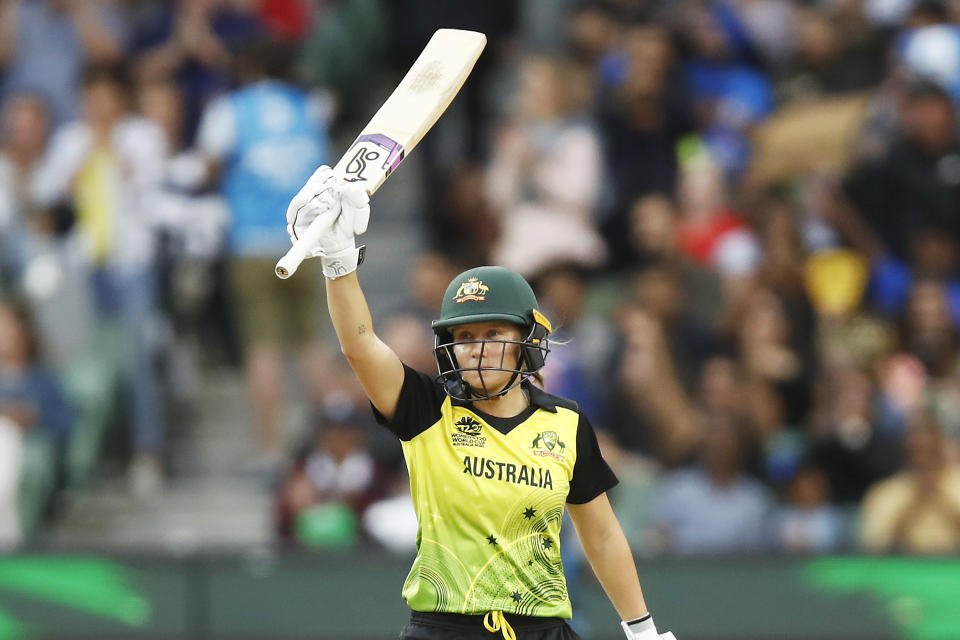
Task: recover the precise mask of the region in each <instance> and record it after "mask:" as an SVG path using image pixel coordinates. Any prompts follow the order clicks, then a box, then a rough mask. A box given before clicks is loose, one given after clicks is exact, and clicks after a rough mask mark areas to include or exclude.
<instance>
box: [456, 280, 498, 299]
mask: <svg viewBox="0 0 960 640" xmlns="http://www.w3.org/2000/svg"><path fill="white" fill-rule="evenodd" d="M488 291H490V287H488V286H487V285H485V284H483V281H482V280H479V279H477V278H470V279H469V280H467V281H466V282H464V283H463V284H461V285H460V288H459V289H457V293H456V295H455V296H453V301H454V302H456V303H457V304H460V303H461V302H468V301H470V300H475V301H478V302H483V301H484V300H486V299H487V292H488Z"/></svg>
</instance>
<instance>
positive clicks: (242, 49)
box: [233, 35, 297, 80]
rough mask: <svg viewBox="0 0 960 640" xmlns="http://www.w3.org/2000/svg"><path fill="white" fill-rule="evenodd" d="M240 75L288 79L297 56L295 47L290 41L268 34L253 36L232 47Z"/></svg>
mask: <svg viewBox="0 0 960 640" xmlns="http://www.w3.org/2000/svg"><path fill="white" fill-rule="evenodd" d="M233 53H234V55H235V57H236V64H237V67H238V71H239V73H240V75H241V77H246V76H260V75H263V76H266V77H268V78H272V79H275V80H288V79H290V76H291V74H292V71H293V66H294V63H295V62H296V58H297V47H296V45H295V44H293V43H291V42H287V41H285V40H279V39H277V38H273V37H270V36H264V35H260V36H255V37H252V38H249V39H247V40H245V41H244V42H243V43H241V44H240V45H238V46H237V47H236V48H235V49H234V52H233Z"/></svg>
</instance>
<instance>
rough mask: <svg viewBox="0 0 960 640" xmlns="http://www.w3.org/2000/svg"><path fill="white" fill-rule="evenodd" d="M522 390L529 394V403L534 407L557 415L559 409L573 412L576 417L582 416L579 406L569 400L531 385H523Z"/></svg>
mask: <svg viewBox="0 0 960 640" xmlns="http://www.w3.org/2000/svg"><path fill="white" fill-rule="evenodd" d="M524 388H525V389H527V391H528V392H529V393H530V402H531V403H532V404H533V405H534V406H536V407H539V408H541V409H546V410H547V411H550V412H553V413H557V411H558V410H559V409H566V410H568V411H573V412H574V413H576V414H577V415H583V414H582V413H581V411H580V405H579V404H577V403H576V402H574V401H573V400H570V399H569V398H564V397H561V396H556V395H553V394H552V393H547V392H546V391H544V390H543V389H541V388H539V387H536V386H534V385H532V384H528V385H524Z"/></svg>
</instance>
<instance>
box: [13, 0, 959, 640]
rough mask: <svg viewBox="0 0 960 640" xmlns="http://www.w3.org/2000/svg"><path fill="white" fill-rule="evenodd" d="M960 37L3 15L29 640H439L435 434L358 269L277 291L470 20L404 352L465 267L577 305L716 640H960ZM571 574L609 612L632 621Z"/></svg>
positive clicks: (635, 1) (894, 13) (575, 389)
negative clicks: (410, 418)
mask: <svg viewBox="0 0 960 640" xmlns="http://www.w3.org/2000/svg"><path fill="white" fill-rule="evenodd" d="M958 20H960V2H957V1H956V0H805V1H801V0H793V1H791V0H722V1H721V0H717V1H706V0H673V1H668V0H661V1H656V0H513V1H510V0H486V1H485V2H482V3H466V2H448V1H444V0H169V1H167V0H0V114H2V120H0V294H2V296H0V551H2V552H3V553H0V639H3V640H6V639H9V638H80V637H90V638H94V637H95V638H187V637H189V638H238V637H243V638H306V637H311V638H330V639H333V638H353V639H361V638H362V639H377V638H391V637H396V634H397V633H398V631H399V629H400V627H401V626H402V624H403V622H404V620H405V617H406V609H405V606H404V604H403V602H402V600H401V598H400V585H401V583H402V580H403V576H404V575H405V572H406V570H407V568H408V566H409V561H410V559H411V557H412V552H413V539H414V535H415V529H416V524H415V522H414V521H413V513H412V509H411V507H410V503H409V495H408V491H407V488H406V476H405V472H404V470H403V465H402V458H401V455H400V450H399V446H398V445H397V443H395V442H393V441H392V440H391V437H389V436H388V434H386V433H385V432H381V431H378V430H377V428H376V427H375V426H374V425H372V424H371V418H372V417H371V416H370V415H369V411H368V409H367V408H366V403H365V402H364V401H363V398H362V392H361V391H360V389H359V388H358V387H357V385H356V384H355V383H354V382H353V379H352V376H351V375H350V373H349V370H348V369H347V368H346V364H345V362H344V361H343V360H342V359H341V358H340V355H339V351H338V349H337V347H336V344H335V343H334V342H333V341H332V339H331V332H330V328H329V325H328V324H327V321H326V319H325V314H324V312H323V310H322V305H323V288H322V284H321V282H320V280H319V278H317V277H316V276H317V274H316V273H310V272H309V270H305V271H301V272H300V273H298V274H297V275H296V277H295V278H293V279H292V280H291V281H289V282H290V284H285V283H281V282H280V281H279V280H277V279H275V278H274V277H273V276H272V273H271V271H272V265H273V263H274V262H275V260H276V259H277V257H279V256H280V255H281V254H282V253H283V251H284V248H285V245H286V242H287V240H286V234H285V232H284V229H283V226H284V224H285V221H284V210H285V203H286V201H287V200H288V199H289V198H290V196H292V194H293V193H295V192H296V190H297V188H298V187H299V186H300V185H301V184H302V182H303V181H304V180H305V178H306V177H307V176H308V175H309V173H310V172H311V171H312V170H313V168H314V167H315V166H316V165H317V164H318V163H320V162H327V163H331V164H332V163H333V162H335V161H336V159H337V158H338V157H339V154H340V153H341V152H342V150H343V149H345V148H346V146H347V145H348V144H349V142H350V141H351V139H352V137H353V136H354V135H355V134H356V132H357V131H358V130H359V129H360V127H361V126H362V125H363V124H364V123H365V122H366V121H367V120H368V119H369V117H370V116H371V115H372V114H373V112H374V111H375V110H376V108H377V107H378V106H379V104H380V103H381V102H382V101H383V99H384V98H385V97H386V95H388V94H389V92H390V91H391V90H392V89H393V87H394V86H395V85H396V82H397V81H398V80H399V78H400V77H401V76H402V74H403V73H404V72H405V70H406V69H407V68H408V67H409V65H410V63H411V62H412V61H413V59H414V58H415V57H416V55H417V53H419V51H420V49H421V48H422V46H423V45H424V44H425V43H426V41H427V39H428V38H429V35H430V34H431V33H432V32H433V31H434V30H435V29H437V28H440V27H457V28H469V29H475V30H479V31H483V32H484V33H486V34H487V36H488V39H489V44H488V47H487V49H486V51H485V53H484V54H483V56H482V58H481V60H480V62H479V63H478V66H477V68H476V69H475V71H474V73H473V75H472V76H471V77H470V79H469V80H468V82H467V84H466V86H465V87H464V89H463V91H462V92H461V94H460V95H459V96H458V97H457V99H456V100H455V101H454V103H453V105H452V106H451V108H450V110H449V111H448V112H447V113H446V115H445V116H444V117H443V118H442V119H441V121H440V122H439V123H438V125H437V126H436V127H435V128H434V129H433V130H432V131H431V133H430V134H429V135H428V136H427V138H426V139H425V140H424V141H423V143H422V144H421V146H420V147H418V149H417V150H416V152H415V153H413V154H412V155H411V156H410V157H409V158H408V159H407V160H406V161H405V163H404V165H403V167H402V168H401V169H400V170H399V171H398V172H397V173H396V174H395V175H394V176H393V177H392V178H391V180H390V181H389V182H388V183H387V184H386V185H385V186H384V188H383V189H382V190H381V191H380V192H378V193H377V194H376V197H375V198H374V200H373V220H372V223H371V225H370V231H369V232H368V234H367V236H366V243H367V245H368V249H369V251H368V260H367V262H366V263H365V264H364V265H363V267H362V269H361V280H362V282H363V284H364V286H365V288H366V289H367V291H368V294H369V297H370V303H371V306H372V308H373V311H374V316H375V317H376V318H378V325H379V326H378V333H380V334H381V335H382V336H383V337H384V339H385V340H386V341H387V342H388V343H389V344H391V345H392V346H393V347H394V348H395V350H397V352H398V353H399V354H400V355H401V357H402V358H403V359H404V360H405V361H406V362H408V363H410V364H411V365H413V366H416V367H418V368H421V369H424V370H431V369H432V368H433V366H434V365H433V362H432V359H431V347H432V338H431V335H430V333H429V320H430V318H431V317H433V316H434V314H435V313H436V310H437V309H438V308H439V299H438V297H439V296H440V295H441V293H442V291H443V288H444V286H445V285H446V283H447V282H448V281H449V279H450V278H451V277H452V276H453V275H454V274H456V273H458V272H459V271H460V270H462V269H463V268H465V267H467V266H471V265H476V264H481V263H498V264H504V265H505V266H509V267H511V268H514V269H516V270H518V271H520V272H522V273H523V274H524V275H525V276H527V277H529V278H530V279H531V280H532V281H533V282H535V285H536V289H537V290H538V293H539V296H540V301H541V304H542V305H543V306H544V308H545V309H546V310H547V311H548V316H550V317H551V319H552V320H553V321H554V324H555V325H559V327H560V329H559V331H558V332H557V334H558V335H557V337H558V338H559V339H560V340H561V341H562V342H563V344H561V345H559V346H556V347H555V349H554V351H553V353H552V354H551V357H550V359H549V364H548V368H547V372H546V378H547V385H548V389H549V390H551V391H553V392H556V393H558V394H560V395H565V396H568V397H572V398H574V399H576V400H577V401H578V402H580V404H581V405H582V406H583V407H585V408H586V410H587V412H588V414H589V415H590V416H592V419H593V422H594V424H595V425H596V426H597V428H598V430H599V431H600V432H601V436H602V446H603V449H604V454H605V456H606V457H607V459H608V460H609V461H610V463H611V465H612V466H613V467H614V469H615V470H616V472H617V474H618V475H619V477H620V479H621V484H620V486H618V487H617V489H615V492H614V493H613V494H612V498H613V500H614V503H615V505H614V506H615V508H616V510H617V512H618V514H619V516H620V518H621V520H622V522H623V524H624V527H625V529H626V533H627V535H628V538H629V540H630V542H631V544H632V545H633V548H634V550H635V552H636V555H637V560H638V566H639V569H640V574H641V579H642V580H643V584H644V587H645V591H646V592H647V594H648V601H649V603H650V606H651V608H652V610H654V611H656V612H657V618H658V621H659V622H660V623H661V626H664V627H665V628H669V629H671V630H673V631H674V632H676V634H677V636H678V637H679V638H681V639H682V640H692V639H707V638H726V639H730V640H734V639H754V638H757V639H759V638H823V639H827V638H844V639H850V638H864V639H866V638H870V639H878V638H890V639H894V638H917V639H920V638H943V639H955V638H960V608H958V606H957V604H956V603H957V595H958V594H960V563H958V559H957V554H958V552H960V466H958V465H960V329H958V327H960V138H958V130H957V120H956V113H957V101H958V100H960V27H958V25H957V22H958ZM277 203H280V204H277ZM277 318H281V319H282V321H281V320H277ZM281 329H290V330H289V331H281ZM569 529H570V528H569V527H568V533H570V531H569ZM563 553H564V558H565V565H566V567H567V569H568V576H569V579H570V583H571V591H572V596H573V601H574V611H575V618H574V625H575V626H576V628H577V630H578V631H579V632H580V633H581V634H582V635H583V637H584V638H588V639H589V638H593V639H612V638H616V637H618V634H619V630H618V627H617V618H616V614H615V612H614V611H613V609H612V607H610V605H609V604H608V603H607V602H606V600H605V599H604V598H603V595H602V592H601V591H600V590H599V587H598V586H597V584H596V581H595V580H594V579H593V577H592V576H591V574H590V570H589V568H588V567H584V566H583V563H582V560H581V558H580V555H579V553H578V549H577V547H576V541H575V539H574V538H573V537H572V536H571V538H570V539H569V540H567V541H566V542H565V545H564V551H563Z"/></svg>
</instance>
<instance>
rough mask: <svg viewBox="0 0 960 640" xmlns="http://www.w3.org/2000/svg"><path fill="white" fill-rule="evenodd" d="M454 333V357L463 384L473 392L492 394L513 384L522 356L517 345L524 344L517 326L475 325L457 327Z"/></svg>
mask: <svg viewBox="0 0 960 640" xmlns="http://www.w3.org/2000/svg"><path fill="white" fill-rule="evenodd" d="M452 333H453V341H454V343H455V344H454V347H453V353H454V355H455V356H456V357H457V362H458V363H459V365H460V367H461V369H462V370H461V375H462V376H463V380H464V381H465V382H466V383H467V384H468V385H470V387H471V388H473V389H476V390H477V391H481V392H483V391H485V392H486V393H488V394H492V393H497V392H498V391H500V390H501V389H503V388H504V387H505V386H506V385H507V384H508V383H509V382H510V380H511V379H512V378H513V376H514V375H515V373H514V370H515V369H516V368H517V362H518V360H519V356H520V345H519V344H518V342H519V341H520V340H523V336H522V335H521V333H520V329H519V328H518V327H517V326H516V325H513V324H510V323H509V322H475V323H471V324H462V325H458V326H456V327H454V328H453V330H452ZM505 341H513V342H505ZM505 369H506V370H505Z"/></svg>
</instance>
